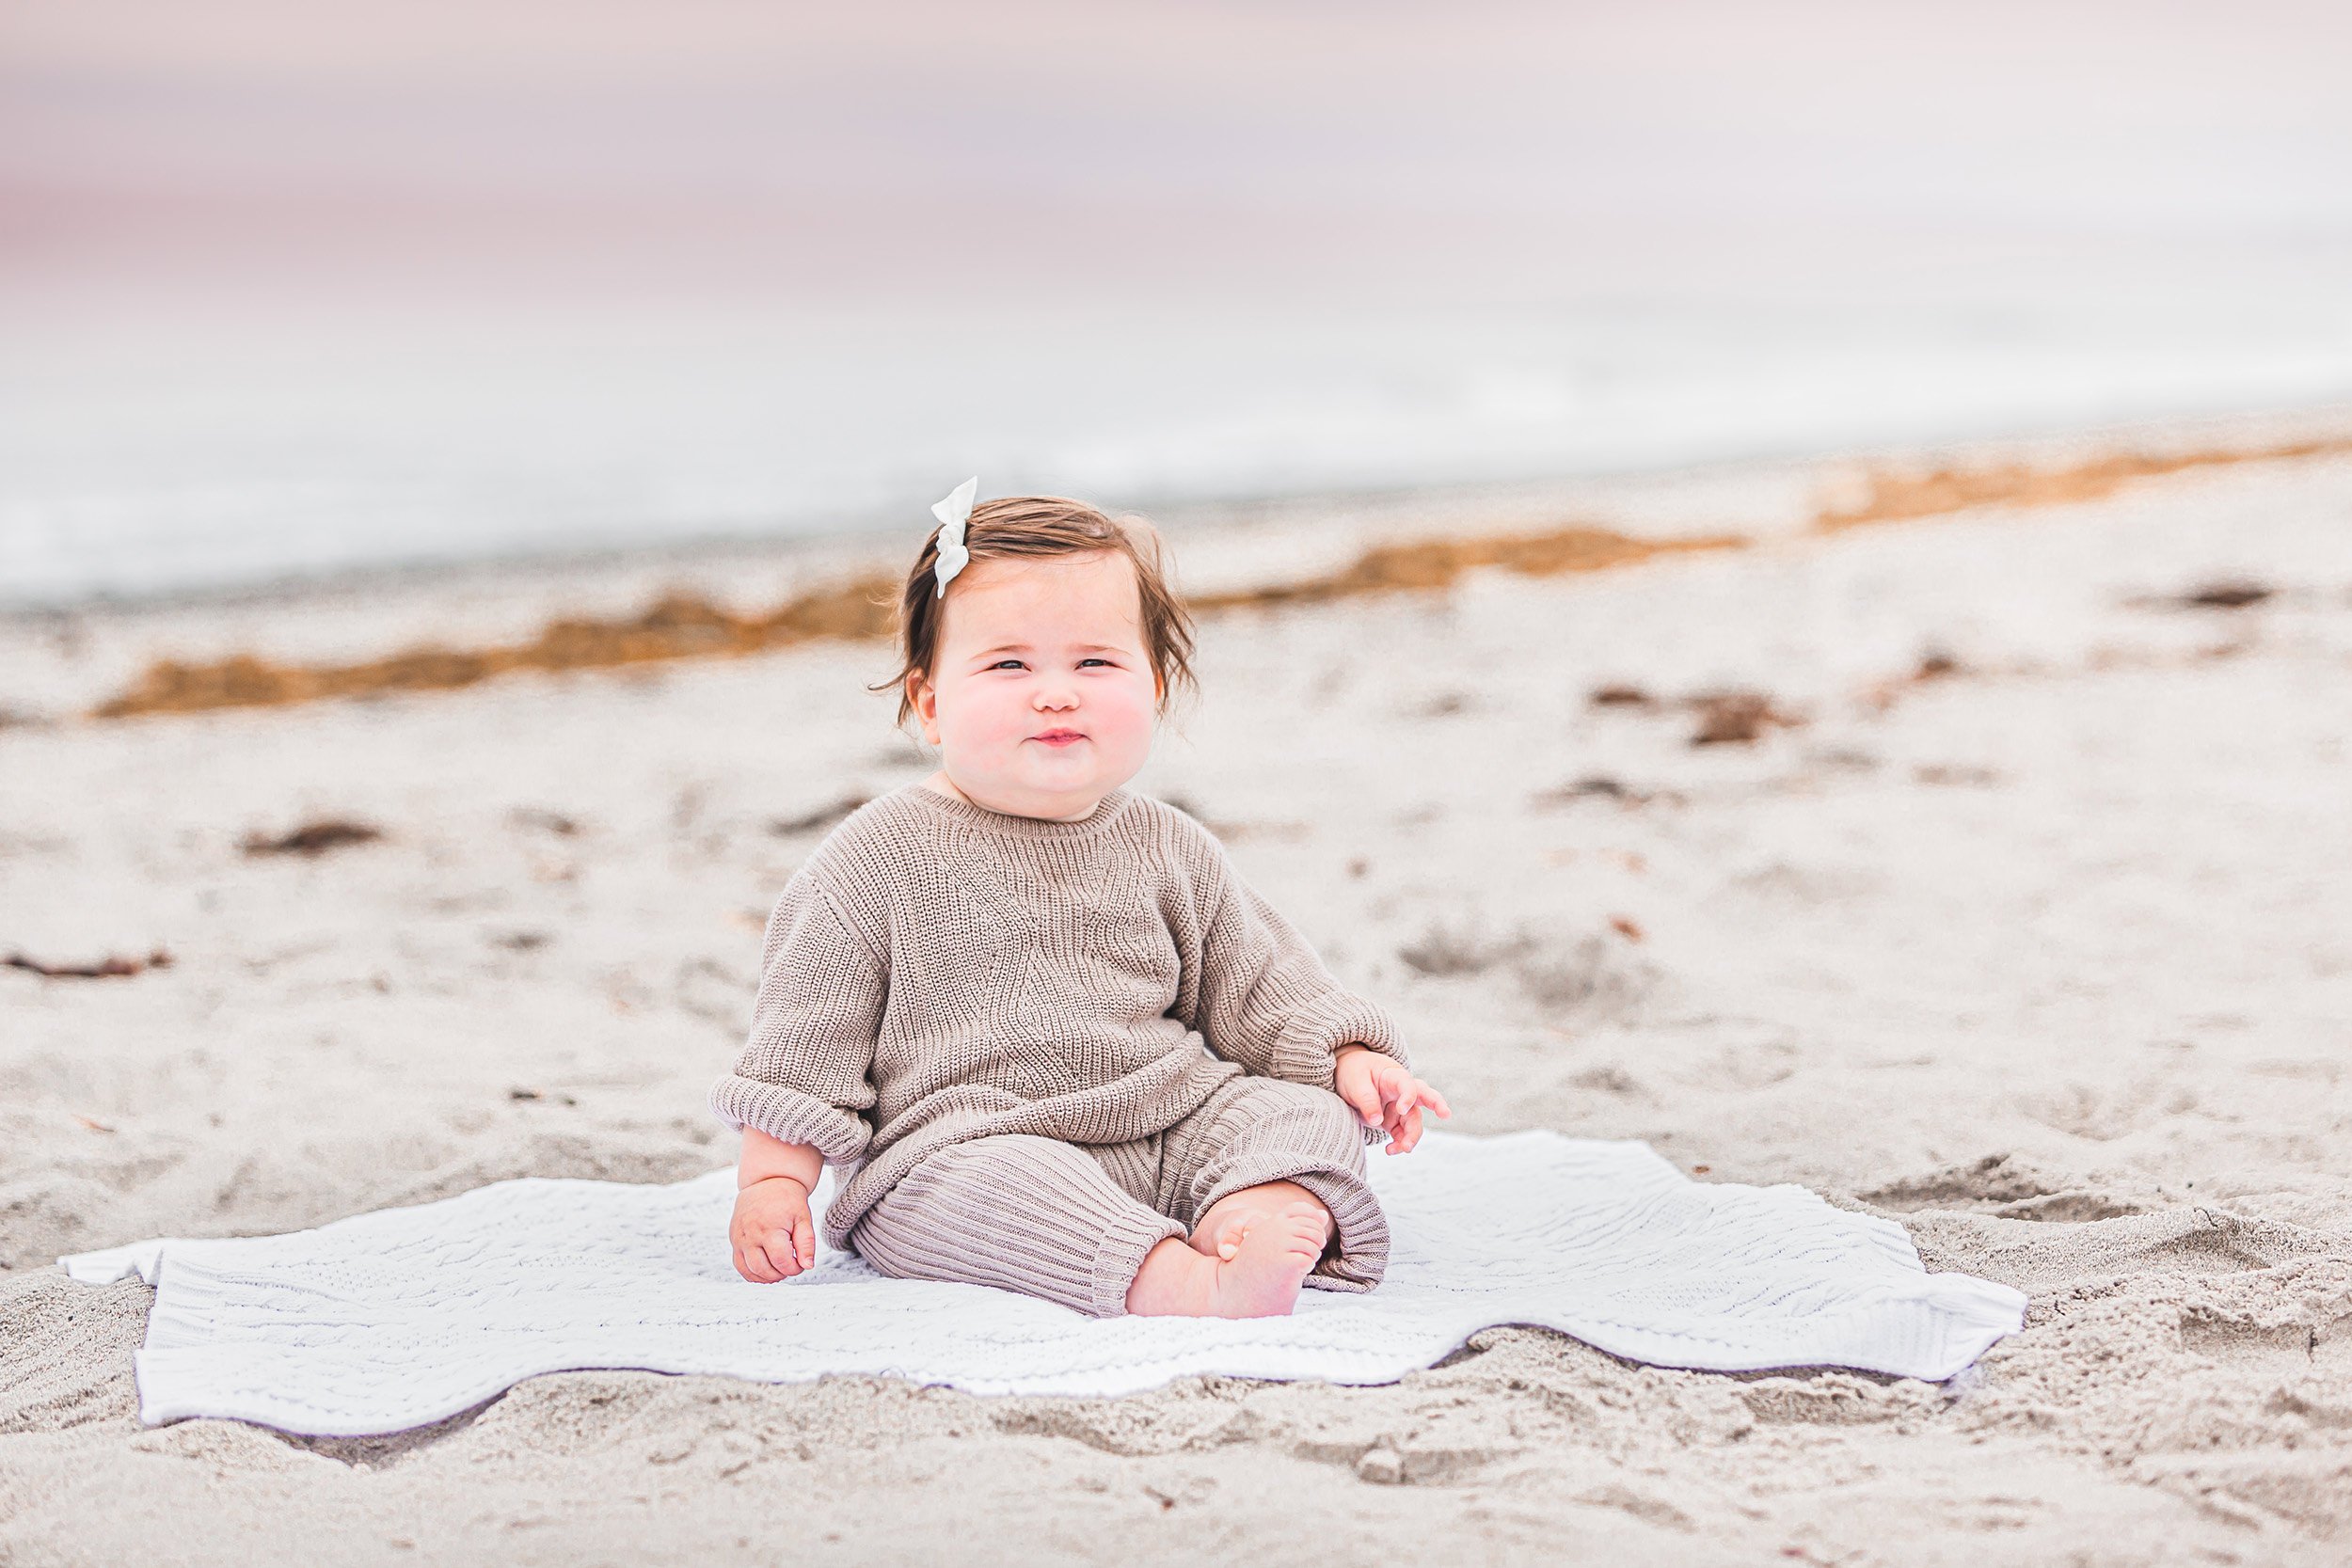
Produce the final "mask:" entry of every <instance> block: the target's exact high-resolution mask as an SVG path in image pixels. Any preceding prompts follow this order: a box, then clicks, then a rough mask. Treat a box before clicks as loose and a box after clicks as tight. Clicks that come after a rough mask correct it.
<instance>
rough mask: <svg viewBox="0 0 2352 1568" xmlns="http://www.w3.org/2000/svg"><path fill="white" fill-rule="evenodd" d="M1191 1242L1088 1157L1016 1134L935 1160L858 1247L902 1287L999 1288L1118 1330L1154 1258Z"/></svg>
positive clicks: (855, 1234) (863, 1221)
mask: <svg viewBox="0 0 2352 1568" xmlns="http://www.w3.org/2000/svg"><path fill="white" fill-rule="evenodd" d="M1183 1236H1184V1227H1183V1226H1182V1225H1179V1224H1178V1223H1177V1222H1176V1221H1174V1220H1171V1219H1169V1218H1168V1216H1167V1215H1165V1214H1160V1213H1155V1212H1152V1210H1151V1209H1150V1208H1149V1207H1147V1206H1145V1205H1144V1204H1141V1203H1138V1202H1136V1200H1135V1198H1133V1197H1131V1196H1128V1195H1127V1194H1126V1193H1125V1192H1122V1191H1121V1190H1120V1187H1119V1184H1118V1183H1117V1182H1115V1181H1113V1180H1111V1179H1110V1177H1109V1176H1108V1175H1106V1174H1105V1173H1104V1170H1103V1167H1102V1166H1101V1165H1100V1164H1097V1163H1096V1162H1095V1161H1094V1160H1093V1159H1092V1158H1091V1157H1089V1155H1088V1154H1087V1153H1086V1152H1085V1151H1084V1150H1083V1149H1080V1148H1075V1147H1073V1145H1070V1144H1066V1143H1062V1142H1059V1141H1057V1140H1056V1139H1053V1138H1038V1137H1030V1136H1027V1135H1025V1134H1020V1133H1007V1134H1002V1135H1000V1136H996V1137H991V1138H974V1139H971V1140H970V1141H968V1142H965V1143H960V1144H950V1145H948V1146H947V1147H946V1148H943V1149H941V1150H939V1152H937V1153H936V1154H933V1155H931V1156H930V1157H929V1158H927V1159H925V1160H924V1161H923V1163H922V1164H918V1165H916V1166H915V1167H914V1169H913V1170H911V1171H909V1172H908V1173H907V1174H906V1175H905V1176H903V1177H901V1178H900V1179H899V1180H898V1185H896V1186H895V1187H893V1188H891V1190H890V1191H889V1192H888V1193H887V1194H885V1195H883V1196H882V1200H881V1201H880V1202H878V1203H876V1204H875V1205H874V1207H873V1208H871V1209H869V1210H867V1211H866V1213H865V1215H864V1216H863V1217H862V1218H860V1219H859V1221H858V1222H857V1226H856V1227H855V1228H854V1229H852V1230H851V1231H850V1244H851V1245H852V1246H854V1247H856V1248H857V1251H858V1254H859V1256H860V1257H862V1258H864V1259H866V1261H867V1262H869V1263H871V1264H873V1265H874V1267H875V1268H876V1269H879V1270H880V1271H881V1272H882V1273H883V1274H886V1275H893V1276H895V1277H898V1278H902V1279H946V1280H953V1281H956V1282H958V1283H961V1284H967V1285H993V1286H996V1287H998V1288H1000V1289H1003V1290H1008V1291H1021V1292H1023V1293H1024V1294H1025V1295H1032V1296H1040V1297H1042V1298H1043V1299H1045V1300H1047V1301H1052V1302H1058V1303H1060V1304H1061V1305H1062V1306H1064V1307H1073V1308H1075V1309H1076V1310H1078V1311H1080V1312H1086V1313H1090V1314H1092V1315H1093V1316H1095V1317H1098V1318H1108V1317H1116V1316H1118V1315H1119V1314H1120V1313H1121V1312H1123V1311H1126V1310H1127V1309H1128V1308H1127V1290H1128V1287H1129V1285H1130V1284H1132V1283H1133V1282H1134V1280H1135V1277H1136V1273H1137V1272H1138V1271H1139V1270H1140V1269H1141V1268H1142V1266H1143V1261H1144V1259H1145V1257H1146V1256H1147V1255H1149V1254H1151V1253H1152V1250H1153V1249H1154V1248H1155V1247H1156V1246H1159V1245H1161V1244H1163V1243H1168V1244H1173V1245H1175V1246H1177V1247H1179V1248H1180V1249H1182V1248H1183V1245H1184V1243H1183V1241H1182V1238H1183ZM1186 1250H1187V1256H1190V1255H1191V1254H1190V1253H1189V1251H1188V1249H1186Z"/></svg>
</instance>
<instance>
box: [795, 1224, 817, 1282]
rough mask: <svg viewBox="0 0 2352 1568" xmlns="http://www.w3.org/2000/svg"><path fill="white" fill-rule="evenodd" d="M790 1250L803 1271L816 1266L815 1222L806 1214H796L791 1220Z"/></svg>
mask: <svg viewBox="0 0 2352 1568" xmlns="http://www.w3.org/2000/svg"><path fill="white" fill-rule="evenodd" d="M792 1250H793V1252H794V1253H795V1254H796V1255H797V1256H798V1257H799V1258H800V1260H801V1267H803V1268H804V1269H810V1268H815V1267H816V1266H817V1222H816V1221H815V1220H813V1219H811V1218H810V1217H809V1216H808V1215H807V1214H805V1213H803V1214H797V1215H795V1216H793V1220H792Z"/></svg>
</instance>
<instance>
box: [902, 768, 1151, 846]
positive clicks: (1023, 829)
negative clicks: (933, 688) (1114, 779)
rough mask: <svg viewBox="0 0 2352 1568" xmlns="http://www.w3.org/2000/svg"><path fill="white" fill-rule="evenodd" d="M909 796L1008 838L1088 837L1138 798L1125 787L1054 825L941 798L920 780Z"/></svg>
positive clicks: (912, 787) (950, 815)
mask: <svg viewBox="0 0 2352 1568" xmlns="http://www.w3.org/2000/svg"><path fill="white" fill-rule="evenodd" d="M906 793H907V794H909V795H911V796H913V797H914V799H915V800H919V801H921V802H922V803H923V805H924V806H925V807H926V808H927V809H928V810H930V811H934V812H937V813H938V814H939V815H941V816H946V817H950V818H952V819H954V820H955V821H958V822H961V823H964V824H966V825H968V826H971V827H974V828H977V829H979V830H980V831H981V832H991V833H998V834H1002V835H1003V836H1005V837H1008V838H1085V837H1087V836H1089V835H1090V834H1092V833H1096V832H1101V831H1102V830H1103V829H1104V828H1106V827H1108V826H1109V825H1110V823H1111V821H1112V820H1113V819H1114V818H1115V817H1117V816H1119V815H1120V813H1121V812H1123V811H1124V810H1126V808H1127V803H1128V802H1129V801H1130V800H1134V799H1135V795H1134V792H1133V791H1131V790H1129V789H1126V788H1125V787H1123V786H1122V787H1120V788H1117V789H1113V790H1112V791H1111V792H1110V793H1109V794H1107V795H1105V796H1104V797H1103V798H1102V799H1101V800H1097V801H1095V802H1094V809H1093V810H1092V811H1090V812H1089V813H1087V815H1086V816H1081V817H1079V818H1078V819H1077V820H1075V821H1073V822H1054V821H1049V820H1048V819H1046V818H1044V817H1041V816H1015V815H1013V814H1012V813H1010V812H1002V811H991V810H990V809H989V808H988V807H986V806H979V805H974V804H973V803H972V802H971V801H969V800H958V799H956V798H955V797H953V796H948V795H942V794H940V793H939V791H937V790H935V789H933V788H931V787H930V785H928V784H923V783H921V782H919V781H918V782H916V783H914V784H908V785H907V786H906Z"/></svg>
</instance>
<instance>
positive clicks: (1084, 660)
mask: <svg viewBox="0 0 2352 1568" xmlns="http://www.w3.org/2000/svg"><path fill="white" fill-rule="evenodd" d="M1078 662H1079V663H1081V664H1108V663H1109V662H1110V660H1109V659H1107V658H1082V659H1080V660H1078Z"/></svg>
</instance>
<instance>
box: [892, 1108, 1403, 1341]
mask: <svg viewBox="0 0 2352 1568" xmlns="http://www.w3.org/2000/svg"><path fill="white" fill-rule="evenodd" d="M1364 1136H1365V1130H1364V1127H1363V1125H1362V1123H1360V1122H1359V1121H1358V1120H1357V1119H1356V1114H1355V1113H1354V1112H1353V1111H1351V1110H1349V1109H1348V1108H1347V1106H1346V1104H1345V1103H1344V1102H1343V1101H1342V1100H1341V1099H1340V1098H1339V1096H1337V1095H1335V1094H1332V1093H1331V1092H1330V1091H1329V1090H1327V1089H1318V1088H1311V1087H1309V1086H1308V1085H1303V1084H1293V1083H1289V1082H1287V1081H1285V1080H1282V1079H1279V1078H1261V1077H1254V1076H1250V1077H1237V1078H1232V1079H1229V1080H1228V1081H1226V1082H1225V1083H1223V1084H1221V1085H1218V1086H1217V1088H1216V1092H1215V1093H1213V1094H1212V1095H1210V1097H1209V1099H1208V1100H1207V1101H1205V1102H1204V1103H1203V1104H1202V1105H1201V1106H1200V1109H1199V1110H1197V1111H1195V1112H1193V1113H1192V1114H1191V1115H1190V1116H1188V1117H1184V1119H1183V1120H1182V1121H1179V1122H1177V1123H1176V1124H1175V1125H1174V1126H1172V1127H1169V1128H1168V1130H1167V1131H1166V1132H1155V1133H1153V1134H1152V1136H1150V1137H1148V1138H1142V1139H1138V1140H1136V1142H1133V1143H1121V1144H1073V1143H1063V1142H1061V1141H1059V1140H1058V1139H1054V1138H1041V1137H1034V1136H1030V1135H1028V1134H1025V1133H1008V1134H1002V1135H998V1136H994V1137H986V1138H973V1139H970V1140H969V1141H967V1142H964V1143H960V1144H950V1145H949V1146H947V1147H946V1148H943V1149H941V1150H940V1151H939V1152H938V1153H936V1154H933V1155H931V1156H930V1157H929V1158H928V1159H926V1160H924V1161H923V1163H922V1164H918V1165H916V1166H915V1167H914V1169H913V1170H911V1171H909V1172H908V1173H907V1174H906V1175H905V1176H903V1177H901V1178H900V1179H899V1180H898V1185H897V1186H895V1187H893V1188H892V1189H891V1190H890V1192H889V1193H888V1194H887V1195H885V1196H883V1197H882V1199H881V1201H879V1202H877V1203H876V1204H875V1205H874V1207H873V1208H871V1209H869V1210H867V1211H866V1215H865V1217H864V1218H863V1219H861V1220H859V1221H858V1223H857V1225H856V1227H854V1228H853V1229H852V1230H851V1231H850V1244H851V1245H852V1246H854V1247H856V1249H857V1251H858V1253H859V1255H860V1256H861V1257H863V1258H864V1259H866V1261H867V1262H868V1263H870V1264H872V1265H873V1266H874V1267H875V1268H876V1269H877V1270H879V1271H880V1272H881V1273H882V1274H886V1275H891V1276H893V1277H895V1278H900V1279H946V1280H953V1281H958V1282H961V1283H963V1284H970V1285H994V1286H998V1287H1000V1288H1002V1289H1004V1290H1008V1291H1021V1292H1023V1293H1024V1294H1026V1295H1032V1296H1041V1297H1043V1298H1044V1299H1045V1300H1047V1301H1051V1302H1057V1303H1059V1304H1060V1305H1062V1306H1064V1307H1073V1308H1075V1309H1076V1310H1078V1311H1081V1312H1086V1313H1089V1314H1091V1315H1093V1316H1095V1317H1098V1318H1111V1317H1117V1316H1119V1315H1120V1314H1121V1313H1124V1312H1125V1311H1126V1310H1127V1287H1128V1286H1129V1285H1130V1284H1131V1283H1133V1281H1134V1279H1135V1277H1136V1270H1137V1269H1138V1268H1140V1267H1141V1266H1142V1264H1143V1258H1144V1254H1146V1253H1148V1252H1150V1251H1151V1250H1152V1248H1153V1247H1154V1246H1157V1245H1158V1244H1159V1243H1160V1242H1161V1241H1163V1240H1164V1239H1166V1238H1168V1237H1170V1236H1173V1237H1176V1238H1178V1239H1180V1240H1181V1239H1183V1238H1184V1237H1185V1236H1186V1235H1188V1234H1189V1233H1190V1229H1191V1227H1192V1226H1193V1224H1194V1223H1195V1222H1196V1221H1197V1220H1198V1219H1199V1218H1200V1215H1202V1214H1204V1213H1206V1212H1208V1211H1209V1209H1210V1207H1211V1206H1212V1205H1214V1204H1215V1203H1216V1201H1217V1200H1218V1199H1219V1198H1222V1197H1223V1196H1225V1195H1226V1194H1228V1193H1232V1192H1237V1191H1239V1190H1240V1189H1241V1188H1244V1187H1254V1186H1256V1185H1258V1184H1259V1183H1260V1182H1262V1181H1280V1180H1287V1181H1295V1182H1296V1183H1297V1184H1298V1185H1300V1186H1302V1187H1304V1188H1306V1189H1307V1190H1308V1191H1309V1192H1311V1193H1312V1194H1314V1196H1316V1197H1318V1198H1320V1199H1321V1200H1322V1201H1323V1204H1324V1207H1326V1208H1327V1209H1329V1210H1330V1211H1331V1217H1332V1219H1333V1220H1334V1221H1335V1222H1336V1223H1335V1224H1334V1226H1333V1230H1334V1231H1335V1233H1336V1234H1335V1236H1334V1238H1333V1241H1332V1243H1331V1244H1329V1245H1327V1247H1326V1248H1325V1249H1324V1255H1323V1258H1322V1259H1321V1260H1320V1261H1319V1262H1317V1263H1316V1265H1315V1268H1314V1272H1313V1273H1311V1274H1310V1275H1308V1276H1307V1283H1308V1284H1309V1285H1312V1286H1317V1287H1320V1288H1321V1289H1324V1290H1327V1291H1369V1290H1371V1289H1372V1288H1373V1287H1374V1286H1375V1285H1377V1284H1378V1283H1380V1275H1381V1274H1382V1273H1383V1271H1385V1270H1386V1269H1387V1267H1388V1261H1389V1222H1388V1220H1387V1219H1386V1218H1385V1217H1384V1216H1383V1215H1382V1214H1381V1212H1380V1205H1379V1202H1378V1200H1377V1199H1375V1197H1374V1196H1372V1189H1371V1188H1370V1187H1368V1186H1366V1185H1365V1184H1364Z"/></svg>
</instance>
